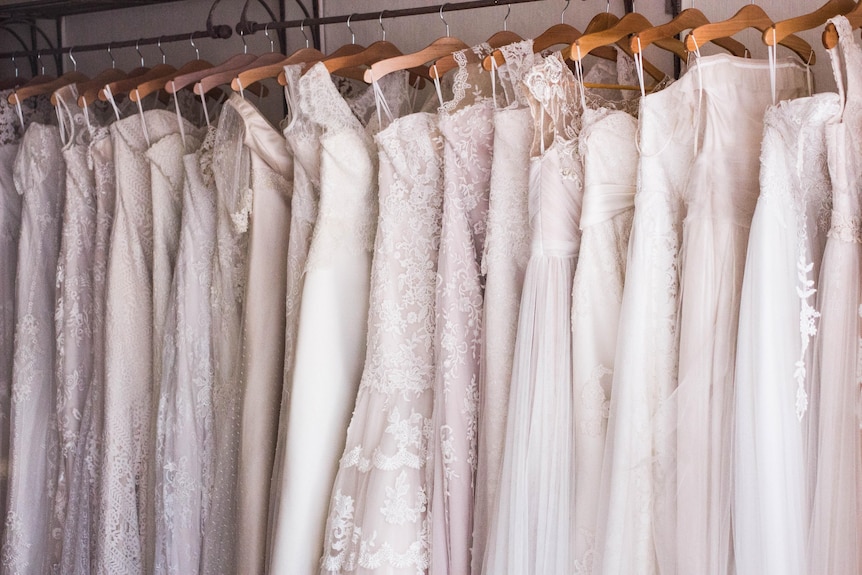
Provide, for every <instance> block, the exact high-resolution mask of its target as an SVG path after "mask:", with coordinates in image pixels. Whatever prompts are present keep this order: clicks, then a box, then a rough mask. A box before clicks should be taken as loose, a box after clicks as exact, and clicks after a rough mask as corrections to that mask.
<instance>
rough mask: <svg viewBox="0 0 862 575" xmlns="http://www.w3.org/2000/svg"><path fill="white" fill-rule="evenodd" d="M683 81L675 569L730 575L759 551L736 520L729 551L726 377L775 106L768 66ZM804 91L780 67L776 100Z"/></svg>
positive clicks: (708, 66)
mask: <svg viewBox="0 0 862 575" xmlns="http://www.w3.org/2000/svg"><path fill="white" fill-rule="evenodd" d="M689 74H697V81H698V86H699V89H700V90H702V92H701V93H700V94H698V106H699V108H698V109H697V111H696V113H695V117H696V118H699V123H698V126H699V130H700V132H699V134H698V136H699V137H701V138H702V142H701V145H700V147H699V149H698V154H697V157H696V158H695V161H694V164H693V166H692V169H691V172H690V174H689V178H688V182H687V187H686V191H685V202H686V209H687V214H686V218H685V223H684V228H683V247H682V252H681V256H680V261H681V267H680V312H679V313H680V315H679V325H680V328H679V336H680V339H679V341H680V344H679V387H678V391H677V410H678V421H677V434H676V436H677V471H676V478H677V491H676V498H677V525H676V528H677V540H676V545H677V553H678V555H677V564H676V568H677V571H678V572H679V573H681V574H684V573H698V574H702V575H726V574H728V573H732V572H733V556H734V554H735V555H736V557H737V559H739V558H740V557H745V556H746V555H747V554H751V553H754V554H757V553H760V551H761V549H760V547H759V542H758V541H757V539H756V537H754V534H755V531H754V528H755V526H754V525H749V524H747V523H746V518H745V517H740V516H739V515H736V516H735V517H734V520H733V521H734V523H733V533H735V540H736V543H737V545H736V546H735V547H733V542H732V541H731V535H732V531H731V507H732V501H731V484H732V479H733V466H732V452H731V447H732V437H733V429H734V418H733V398H734V372H733V370H734V365H735V363H736V349H737V346H736V334H737V324H738V318H739V303H740V295H741V288H742V278H743V268H744V266H745V254H746V248H747V244H748V230H749V227H750V225H751V218H752V214H753V212H754V207H755V202H756V201H757V195H758V192H759V186H758V173H759V167H760V166H759V162H758V155H757V154H754V153H752V150H757V149H758V147H759V143H760V140H761V137H762V133H763V116H764V112H765V111H766V109H767V107H768V106H769V105H770V103H772V101H773V97H772V92H771V89H770V70H769V64H768V63H767V62H766V61H752V60H747V59H741V58H735V57H733V56H729V55H726V54H718V55H715V56H707V57H703V58H701V59H700V60H699V62H698V65H697V67H696V69H695V70H692V71H690V72H689ZM740 86H745V90H741V89H740V88H739V87H740ZM806 92H807V83H806V78H805V68H804V66H802V65H800V64H797V63H796V62H794V61H790V60H781V61H779V62H778V63H777V64H776V66H775V95H776V101H781V100H786V99H789V98H795V97H799V96H802V95H804V94H805V93H806ZM701 116H702V117H701ZM739 447H740V448H744V446H739ZM741 542H742V543H744V544H745V545H748V546H750V547H751V548H750V549H745V548H743V547H741V546H740V545H739V543H741Z"/></svg>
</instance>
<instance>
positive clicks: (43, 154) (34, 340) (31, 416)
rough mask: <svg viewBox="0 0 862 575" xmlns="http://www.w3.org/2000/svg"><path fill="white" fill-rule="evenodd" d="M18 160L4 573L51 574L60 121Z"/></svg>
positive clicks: (27, 142)
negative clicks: (18, 222) (18, 209)
mask: <svg viewBox="0 0 862 575" xmlns="http://www.w3.org/2000/svg"><path fill="white" fill-rule="evenodd" d="M14 165H15V168H14V181H15V188H16V189H17V190H18V193H19V194H20V195H21V196H22V198H21V200H22V204H21V229H20V240H19V243H18V268H17V280H16V286H15V293H16V298H15V299H16V301H15V316H16V321H15V350H14V362H13V371H12V393H11V409H10V413H9V428H10V431H11V433H10V442H9V467H8V473H9V483H8V493H7V508H6V517H5V532H4V534H3V547H2V553H0V565H2V572H3V573H10V574H17V573H30V572H37V573H47V572H50V571H51V570H52V569H54V568H55V567H56V561H57V560H58V556H57V550H58V542H57V539H56V538H55V536H54V534H53V533H52V532H51V529H50V528H51V524H52V515H53V503H54V495H55V493H56V473H57V462H58V458H57V457H56V455H55V454H56V452H57V449H58V434H57V425H56V419H55V408H54V405H55V404H54V396H55V385H56V379H55V360H56V357H55V346H56V341H55V328H54V306H55V304H56V289H55V278H56V273H57V259H58V256H59V250H60V237H61V228H62V221H63V206H64V200H65V165H64V162H63V156H62V153H61V142H60V133H59V130H58V129H57V127H56V126H49V125H46V124H39V123H32V124H30V126H29V127H28V128H27V132H26V133H25V134H24V137H23V139H22V140H21V144H20V149H19V152H18V155H17V157H16V158H15V164H14Z"/></svg>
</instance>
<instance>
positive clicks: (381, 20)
mask: <svg viewBox="0 0 862 575" xmlns="http://www.w3.org/2000/svg"><path fill="white" fill-rule="evenodd" d="M384 12H386V10H381V11H380V16H378V17H377V23H378V24H380V30H381V31H382V32H383V40H384V41H386V28H384V27H383V13H384Z"/></svg>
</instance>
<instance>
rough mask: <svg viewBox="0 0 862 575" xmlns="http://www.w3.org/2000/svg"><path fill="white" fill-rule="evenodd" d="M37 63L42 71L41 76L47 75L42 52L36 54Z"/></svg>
mask: <svg viewBox="0 0 862 575" xmlns="http://www.w3.org/2000/svg"><path fill="white" fill-rule="evenodd" d="M36 61H37V62H39V69H40V70H42V72H41V74H42V75H43V76H44V75H45V62H43V61H42V50H39V51H37V52H36Z"/></svg>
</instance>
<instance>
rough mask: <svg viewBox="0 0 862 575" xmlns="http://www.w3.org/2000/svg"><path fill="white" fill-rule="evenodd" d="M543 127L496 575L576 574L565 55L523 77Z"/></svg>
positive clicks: (569, 100) (573, 106)
mask: <svg viewBox="0 0 862 575" xmlns="http://www.w3.org/2000/svg"><path fill="white" fill-rule="evenodd" d="M524 83H525V85H526V86H527V88H528V89H529V91H530V104H531V108H532V110H533V121H534V124H535V127H536V130H535V137H534V142H533V149H532V154H533V158H532V160H531V164H530V191H529V210H530V227H531V236H532V241H531V244H532V245H531V255H530V262H529V264H528V266H527V271H526V277H525V280H524V288H523V295H522V297H521V307H520V315H519V320H518V334H517V339H516V345H515V353H514V363H513V367H512V387H511V392H510V397H509V412H508V416H507V421H506V443H505V449H504V456H503V466H502V472H501V480H500V485H499V492H498V506H497V510H496V515H495V516H494V519H493V523H492V525H491V530H490V534H489V540H488V546H487V549H486V551H485V563H484V565H483V572H484V573H487V574H489V575H531V574H532V575H554V574H564V573H570V572H571V569H572V565H573V561H572V557H573V548H572V544H571V543H572V537H573V533H572V524H573V523H572V503H573V496H574V467H573V457H572V452H573V441H574V438H573V434H572V421H573V418H572V401H573V399H572V363H571V361H572V343H571V342H572V340H571V334H572V331H571V323H570V322H571V306H572V297H571V295H572V280H573V277H574V274H575V267H576V264H577V260H578V250H579V246H580V236H581V234H580V230H579V229H578V222H579V220H580V214H581V200H582V194H583V177H582V164H581V160H580V157H579V156H578V153H577V130H578V128H579V123H580V119H579V117H578V115H577V114H578V109H579V107H580V105H579V104H578V103H577V96H576V94H577V87H576V82H575V78H574V76H573V75H572V73H571V72H570V71H569V69H568V68H567V67H566V65H565V62H564V61H563V59H562V57H561V56H560V55H559V54H554V55H551V56H549V57H548V58H546V59H545V60H544V61H542V62H541V63H539V64H537V65H536V66H535V67H533V68H532V69H531V70H530V71H529V72H527V74H526V75H525V77H524Z"/></svg>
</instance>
